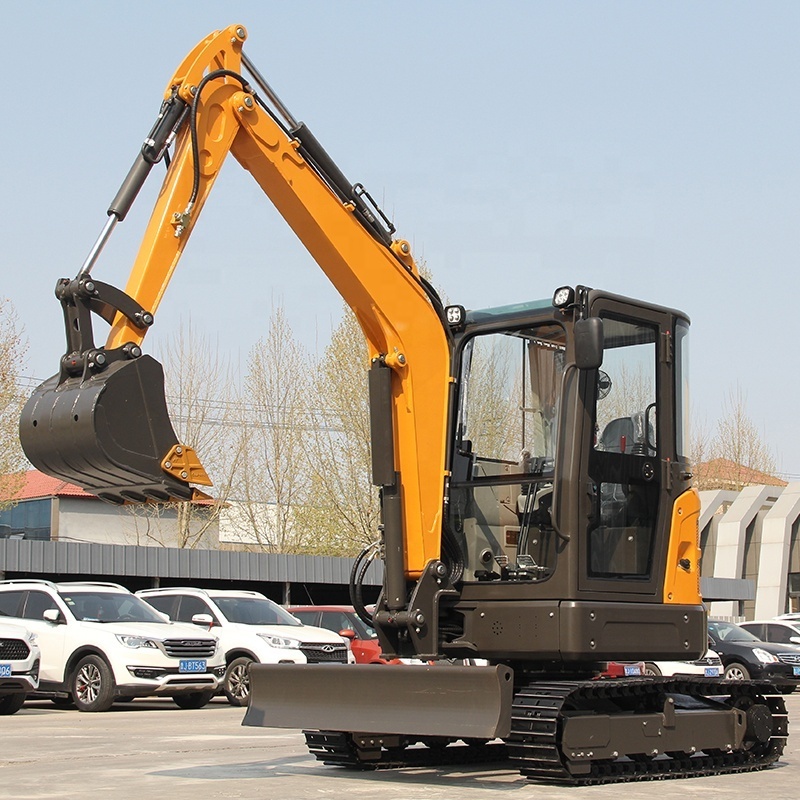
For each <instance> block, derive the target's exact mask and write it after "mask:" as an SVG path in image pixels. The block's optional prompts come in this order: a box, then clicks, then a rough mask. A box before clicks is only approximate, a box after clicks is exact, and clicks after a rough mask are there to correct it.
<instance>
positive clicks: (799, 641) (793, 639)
mask: <svg viewBox="0 0 800 800" xmlns="http://www.w3.org/2000/svg"><path fill="white" fill-rule="evenodd" d="M789 641H790V642H791V643H792V644H800V636H790V637H789Z"/></svg>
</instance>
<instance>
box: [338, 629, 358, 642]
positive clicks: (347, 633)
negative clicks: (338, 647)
mask: <svg viewBox="0 0 800 800" xmlns="http://www.w3.org/2000/svg"><path fill="white" fill-rule="evenodd" d="M339 636H341V637H343V638H345V639H350V641H352V640H353V639H355V638H356V632H355V631H354V630H351V629H350V628H342V630H340V631H339Z"/></svg>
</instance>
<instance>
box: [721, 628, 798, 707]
mask: <svg viewBox="0 0 800 800" xmlns="http://www.w3.org/2000/svg"><path fill="white" fill-rule="evenodd" d="M708 635H709V636H710V637H711V640H712V642H713V645H712V647H713V649H714V650H716V651H717V653H718V654H719V657H720V658H721V659H722V665H723V667H724V675H725V678H726V679H727V680H749V679H750V678H752V679H754V680H768V681H771V682H772V683H775V684H776V685H777V686H778V688H779V689H780V690H781V691H792V690H793V689H794V688H795V687H796V686H797V685H798V684H799V683H800V647H796V646H795V645H785V644H773V643H770V642H762V641H761V639H757V638H756V637H755V636H753V634H752V633H750V632H749V631H746V630H745V629H744V628H741V627H739V626H738V625H734V624H733V623H732V622H723V621H721V620H709V621H708Z"/></svg>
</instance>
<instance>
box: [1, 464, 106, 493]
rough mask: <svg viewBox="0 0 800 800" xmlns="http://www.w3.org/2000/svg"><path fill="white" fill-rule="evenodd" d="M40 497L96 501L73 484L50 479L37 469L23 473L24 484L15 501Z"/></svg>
mask: <svg viewBox="0 0 800 800" xmlns="http://www.w3.org/2000/svg"><path fill="white" fill-rule="evenodd" d="M40 497H91V498H92V499H94V500H96V499H97V498H96V497H95V496H94V495H93V494H89V492H85V491H84V490H83V489H81V487H80V486H76V485H75V484H74V483H67V481H62V480H59V479H58V478H52V477H50V476H49V475H45V474H44V473H43V472H39V470H37V469H31V470H28V471H27V472H26V473H25V483H24V484H23V486H22V489H20V491H19V493H18V494H17V497H16V499H17V500H36V499H38V498H40Z"/></svg>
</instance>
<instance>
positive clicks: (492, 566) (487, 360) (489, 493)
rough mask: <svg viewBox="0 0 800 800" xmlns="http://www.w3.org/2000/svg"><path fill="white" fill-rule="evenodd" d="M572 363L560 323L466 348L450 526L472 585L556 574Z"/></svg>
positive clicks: (482, 337) (489, 337) (482, 338)
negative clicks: (552, 517)
mask: <svg viewBox="0 0 800 800" xmlns="http://www.w3.org/2000/svg"><path fill="white" fill-rule="evenodd" d="M565 363H566V336H565V332H564V329H563V328H562V327H561V326H560V325H558V324H555V323H552V322H547V323H544V324H541V325H533V326H529V327H525V328H517V329H511V330H504V331H501V332H492V333H484V334H479V335H477V336H474V337H473V338H472V339H470V340H469V341H468V342H467V343H466V344H465V346H464V348H463V350H462V355H461V369H460V376H459V378H460V380H459V409H458V427H457V430H456V443H455V444H456V446H455V448H454V454H453V464H452V478H451V481H450V488H451V491H450V503H449V512H450V514H449V525H450V529H451V531H452V532H453V534H454V535H455V537H456V538H457V539H458V540H459V544H460V548H461V551H462V553H464V554H465V556H466V558H465V565H464V567H465V568H464V577H465V579H467V580H472V579H476V580H497V579H504V580H505V579H511V580H543V579H545V578H547V577H549V575H551V574H552V572H553V569H554V567H555V540H554V538H553V531H552V527H551V526H550V525H549V508H550V504H551V502H552V494H553V485H552V482H553V473H554V470H555V460H556V444H557V435H558V419H559V413H560V408H559V403H560V396H561V382H562V377H563V374H564V366H565Z"/></svg>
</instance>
